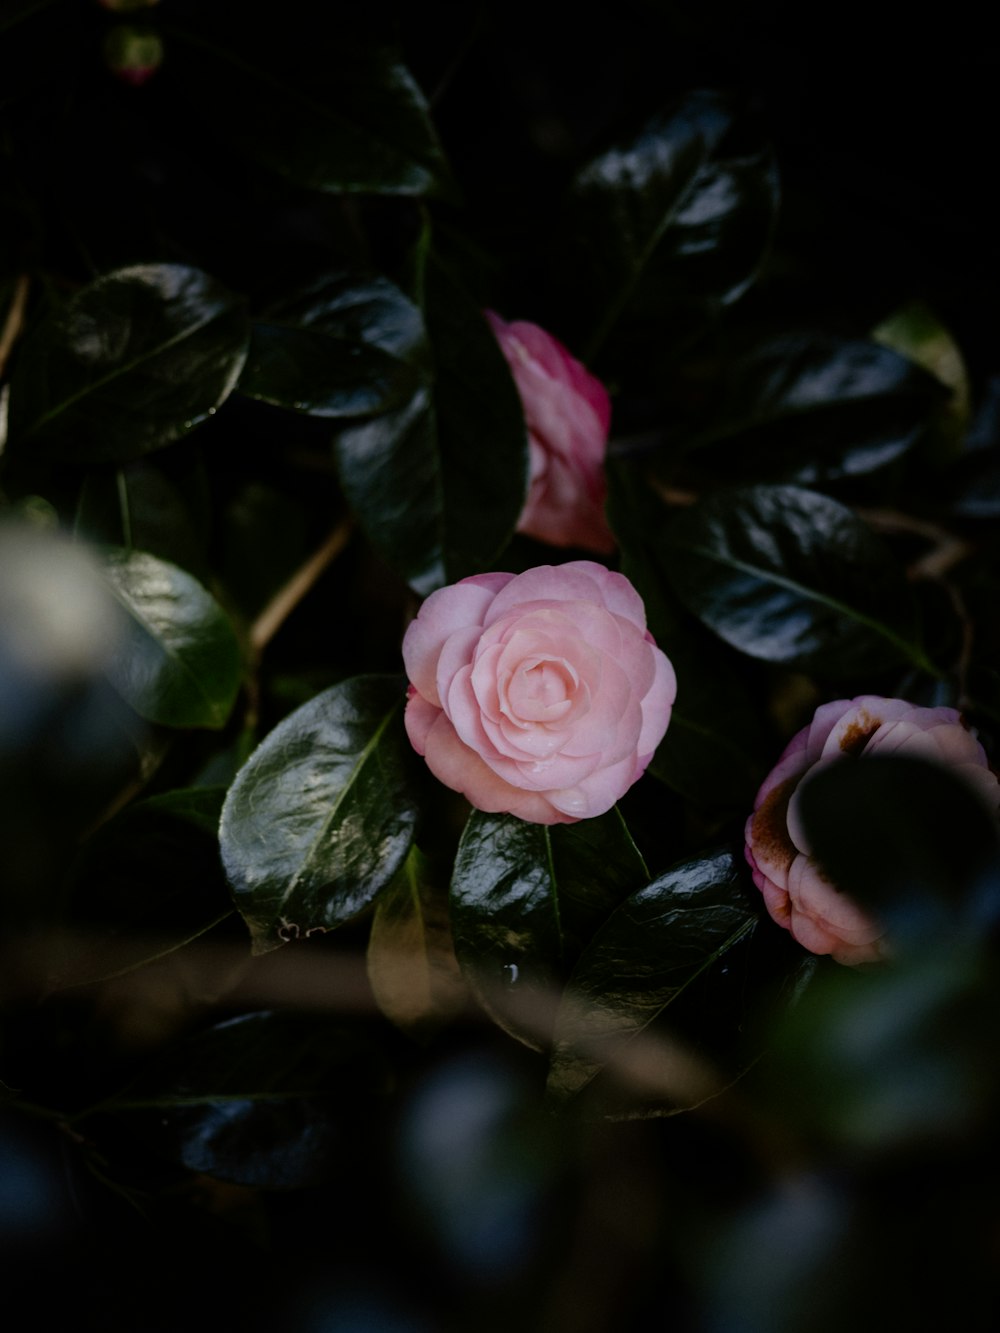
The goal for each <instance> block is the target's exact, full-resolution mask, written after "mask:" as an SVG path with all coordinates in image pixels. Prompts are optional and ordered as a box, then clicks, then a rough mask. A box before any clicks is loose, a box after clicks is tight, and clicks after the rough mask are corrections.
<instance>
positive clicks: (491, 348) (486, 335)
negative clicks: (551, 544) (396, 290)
mask: <svg viewBox="0 0 1000 1333" xmlns="http://www.w3.org/2000/svg"><path fill="white" fill-rule="evenodd" d="M427 287H428V296H427V321H428V328H429V331H430V335H431V342H432V346H433V351H434V363H435V382H434V393H433V397H431V395H430V394H429V393H428V392H427V390H426V389H419V390H418V391H417V393H416V394H415V395H414V396H413V398H412V399H411V400H410V402H409V403H408V404H407V405H406V407H404V408H402V409H399V410H398V411H395V412H390V413H387V414H386V415H384V416H381V417H376V418H375V419H374V420H372V421H369V422H366V423H364V424H362V425H360V426H357V427H354V428H351V429H348V430H344V431H341V432H340V434H339V435H338V437H337V441H336V451H337V462H338V466H339V469H340V476H341V481H342V484H343V486H344V490H345V492H346V494H347V497H348V500H349V502H350V504H351V506H352V507H353V509H354V510H355V512H356V513H357V514H358V516H359V518H360V519H361V521H362V523H363V524H364V526H365V528H366V529H367V531H368V534H369V536H370V537H371V539H372V541H373V542H374V543H375V545H376V546H377V547H379V549H380V550H381V551H382V553H383V555H384V556H385V558H386V559H387V560H388V561H389V562H390V564H391V565H392V566H393V567H394V568H395V569H397V570H399V572H400V573H401V574H402V575H403V577H404V578H405V579H406V580H407V582H409V583H410V585H411V586H412V587H413V588H414V589H416V591H418V592H419V593H421V594H426V593H429V592H431V591H432V590H433V589H434V588H436V587H439V586H441V585H442V584H444V583H450V582H455V581H456V580H458V579H461V578H465V577H467V576H468V575H470V574H475V573H479V572H481V571H482V570H484V569H486V568H488V567H489V566H490V565H491V564H492V563H493V561H494V560H495V558H496V557H497V555H498V554H499V552H500V551H502V549H503V548H504V546H505V545H506V543H507V542H508V540H509V539H510V536H511V533H512V532H513V530H514V525H515V524H516V522H517V519H518V517H519V516H520V513H521V509H522V507H523V504H524V497H525V495H526V493H527V486H528V442H527V435H526V433H525V427H524V417H523V413H522V409H521V402H520V398H519V397H518V394H517V390H516V388H515V387H514V382H513V379H512V377H511V374H510V370H509V369H508V366H507V363H506V361H505V360H504V357H503V353H502V352H501V351H500V348H499V345H498V344H497V340H496V338H495V336H494V334H493V331H492V330H491V328H490V326H489V325H488V323H487V322H486V320H485V318H484V317H483V314H482V312H481V311H480V310H479V308H478V307H477V306H475V305H474V304H473V303H472V302H471V301H470V300H469V298H468V297H467V296H466V295H465V294H464V293H462V292H460V291H459V290H458V288H457V287H455V286H454V284H453V283H452V282H451V281H450V279H448V278H447V277H446V276H445V275H444V274H443V272H442V271H441V270H440V269H439V268H438V267H437V266H432V267H431V268H430V269H429V272H428V282H427Z"/></svg>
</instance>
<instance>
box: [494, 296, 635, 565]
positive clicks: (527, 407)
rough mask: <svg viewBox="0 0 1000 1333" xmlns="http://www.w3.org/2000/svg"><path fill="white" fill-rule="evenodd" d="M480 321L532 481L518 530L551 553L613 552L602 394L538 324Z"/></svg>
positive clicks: (606, 410) (606, 403)
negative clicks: (513, 389)
mask: <svg viewBox="0 0 1000 1333" xmlns="http://www.w3.org/2000/svg"><path fill="white" fill-rule="evenodd" d="M486 318H487V319H488V320H489V322H490V325H491V327H492V329H493V332H494V333H495V334H496V336H497V341H498V342H499V343H500V349H501V351H502V352H503V354H504V356H505V357H506V358H507V363H508V364H509V366H510V369H511V373H512V374H513V376H514V382H515V384H516V385H517V389H518V393H519V394H520V395H521V404H522V406H523V408H524V421H525V425H526V426H527V428H528V446H529V449H530V451H531V453H530V457H531V476H530V481H529V485H528V498H527V500H526V502H525V506H524V510H523V512H522V514H521V517H520V519H519V520H518V524H517V528H518V531H519V532H524V533H526V534H527V535H528V536H530V537H537V538H538V539H539V540H540V541H543V542H548V543H549V545H551V546H581V547H583V548H584V550H588V551H597V552H599V553H601V554H606V553H607V552H609V551H613V550H614V547H615V539H614V537H613V536H612V535H611V529H610V528H609V527H608V522H607V519H606V518H605V516H604V498H605V494H606V491H607V484H606V481H605V476H604V455H605V452H606V450H607V442H608V426H609V424H610V421H611V402H610V399H609V398H608V393H607V390H606V389H605V387H604V385H603V384H602V383H601V382H600V380H598V379H595V378H594V376H593V375H591V374H590V372H589V371H588V370H587V369H586V368H585V367H584V366H582V365H581V364H580V362H579V361H577V360H576V358H575V357H573V356H571V355H570V353H569V352H568V351H567V350H566V348H565V347H563V345H562V343H560V342H559V341H558V340H557V339H556V338H553V337H552V335H551V334H548V333H546V332H545V330H544V329H540V328H539V327H538V325H537V324H529V323H527V322H525V321H523V320H518V321H515V322H514V323H511V324H508V323H506V322H505V321H504V320H502V319H501V318H500V316H499V315H496V314H494V312H493V311H492V310H487V311H486Z"/></svg>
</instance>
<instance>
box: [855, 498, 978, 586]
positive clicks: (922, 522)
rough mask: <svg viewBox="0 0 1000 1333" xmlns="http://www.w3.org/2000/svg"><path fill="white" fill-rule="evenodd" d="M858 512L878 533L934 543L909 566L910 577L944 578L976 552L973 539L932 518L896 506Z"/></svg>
mask: <svg viewBox="0 0 1000 1333" xmlns="http://www.w3.org/2000/svg"><path fill="white" fill-rule="evenodd" d="M857 515H858V517H859V518H860V519H861V520H862V521H863V522H865V523H867V524H868V526H869V527H870V528H874V529H875V531H876V532H884V533H888V534H892V535H896V536H899V535H906V536H913V537H920V538H921V539H922V540H923V541H926V542H930V543H931V548H932V549H931V550H929V551H928V552H926V554H924V555H922V556H920V557H919V559H917V560H914V561H913V562H912V563H911V564H910V565H909V566H908V568H907V571H906V573H907V577H908V578H910V579H912V580H914V581H916V580H919V579H938V580H940V579H942V578H943V577H944V576H945V574H947V573H948V571H949V570H950V569H954V567H955V566H956V565H958V564H961V562H962V561H963V560H965V559H967V558H968V557H969V556H970V555H971V554H972V551H973V547H972V546H971V545H970V543H969V542H967V541H964V540H963V539H962V538H961V537H956V536H955V534H954V533H953V532H949V531H948V529H947V528H943V527H941V525H940V524H938V523H932V522H930V521H929V520H928V519H923V518H914V517H913V516H912V515H911V514H901V513H899V511H898V510H895V509H859V510H857Z"/></svg>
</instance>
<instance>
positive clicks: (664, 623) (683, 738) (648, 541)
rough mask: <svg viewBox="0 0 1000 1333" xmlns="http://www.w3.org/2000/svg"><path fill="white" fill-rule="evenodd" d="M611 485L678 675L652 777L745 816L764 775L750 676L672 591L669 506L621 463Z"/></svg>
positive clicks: (616, 525)
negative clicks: (666, 524) (666, 535)
mask: <svg viewBox="0 0 1000 1333" xmlns="http://www.w3.org/2000/svg"><path fill="white" fill-rule="evenodd" d="M608 481H609V492H608V519H609V521H610V523H611V527H612V530H613V531H614V533H615V535H616V537H617V538H618V543H619V547H620V549H621V565H620V567H621V571H622V573H623V574H625V575H626V577H627V578H628V579H629V580H630V582H631V583H632V586H633V587H634V588H635V589H636V591H637V592H638V593H639V595H640V597H641V598H642V599H643V602H644V604H645V607H646V618H647V623H648V625H649V629H650V632H651V633H652V635H653V637H654V638H655V639H656V642H657V644H658V645H659V646H660V647H661V648H662V649H663V651H664V652H665V653H666V654H667V656H668V657H669V658H670V661H671V664H672V665H673V668H674V671H675V673H676V675H677V698H676V700H675V701H674V706H673V710H672V712H671V714H670V726H669V727H668V728H667V734H666V736H665V737H664V738H663V740H662V741H661V742H660V744H659V746H658V748H657V751H656V754H655V755H654V757H653V761H652V763H651V765H650V768H649V771H650V772H651V773H653V774H654V775H655V776H656V777H658V778H660V779H661V780H662V781H664V782H666V783H667V784H668V785H669V786H670V787H672V788H673V789H674V791H676V792H679V793H680V794H681V795H682V796H685V797H688V798H689V799H691V800H693V801H696V802H698V804H699V805H702V806H703V807H705V808H706V809H713V808H718V807H722V806H727V807H730V808H732V809H735V810H746V809H748V808H749V805H750V803H751V802H752V800H753V795H754V792H755V791H756V789H757V787H758V786H759V785H760V781H761V779H762V778H763V776H764V772H763V771H762V768H763V766H762V763H761V759H760V755H761V752H762V750H763V748H764V736H763V728H762V726H761V720H760V715H759V707H758V706H756V705H755V703H754V701H753V700H752V699H751V697H750V693H749V691H748V690H747V687H746V682H745V680H744V674H745V673H741V672H740V671H739V670H737V668H736V666H735V665H734V663H733V662H732V661H730V656H731V654H730V653H729V650H728V649H727V648H725V647H724V646H723V645H722V644H720V643H719V641H718V639H716V638H714V637H713V636H712V635H710V634H708V633H707V632H706V631H705V630H704V629H703V628H702V627H701V626H700V625H699V624H697V623H696V622H695V621H694V620H692V619H691V618H689V617H688V616H687V615H686V614H685V613H684V611H683V608H682V607H680V606H679V605H678V604H677V599H676V597H675V596H674V595H673V594H672V592H671V591H670V584H669V578H668V570H669V559H666V560H665V557H666V556H667V552H666V550H665V548H664V544H663V542H662V541H661V540H660V537H661V533H662V527H663V521H664V516H665V511H664V507H663V505H662V503H660V502H659V501H658V500H657V498H656V497H655V496H653V495H652V494H651V493H650V492H649V491H648V489H644V488H643V486H642V484H641V481H640V479H639V478H637V477H636V476H635V475H634V474H633V473H632V472H631V471H630V470H629V469H628V468H627V467H624V466H622V465H620V464H618V465H612V466H610V467H609V468H608Z"/></svg>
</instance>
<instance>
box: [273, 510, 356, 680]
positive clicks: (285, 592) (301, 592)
mask: <svg viewBox="0 0 1000 1333" xmlns="http://www.w3.org/2000/svg"><path fill="white" fill-rule="evenodd" d="M353 530H354V524H353V523H352V521H351V520H350V519H345V520H344V521H343V522H342V523H339V524H338V525H337V527H335V528H334V530H333V531H332V532H331V533H330V535H329V537H327V539H326V541H325V542H324V543H323V545H322V546H321V547H320V548H319V549H318V550H317V551H314V552H313V554H312V555H311V556H310V557H309V559H308V560H306V562H305V563H304V564H303V565H300V566H299V568H298V569H297V570H296V571H295V573H294V574H293V575H292V577H291V578H290V579H289V580H288V582H287V583H286V584H285V585H284V587H282V588H279V589H278V591H277V592H276V593H275V595H274V596H273V597H272V598H271V600H270V601H269V602H268V604H267V606H265V607H264V609H263V611H261V613H260V615H259V616H258V617H257V619H256V620H255V621H254V622H253V625H252V626H251V627H250V644H251V647H252V648H253V650H254V653H255V654H257V655H259V654H260V653H262V652H263V651H264V649H265V648H266V647H267V645H268V644H269V643H270V642H271V640H272V639H273V638H274V636H275V634H277V632H278V630H279V629H280V628H281V626H282V625H283V624H284V623H285V621H286V620H287V619H288V617H289V616H290V615H291V613H292V612H293V611H294V610H295V608H296V607H297V606H298V604H299V602H301V601H302V599H303V597H305V595H306V594H307V593H308V592H309V590H310V589H311V588H312V587H313V585H314V584H315V583H316V582H317V580H318V579H319V578H320V576H321V575H322V574H323V573H324V571H325V570H326V569H327V568H328V566H329V565H330V564H332V562H333V561H334V560H335V559H336V557H337V556H338V555H339V554H340V552H341V551H342V550H343V549H344V547H345V546H346V545H347V542H348V540H349V538H350V536H351V533H352V532H353Z"/></svg>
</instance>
